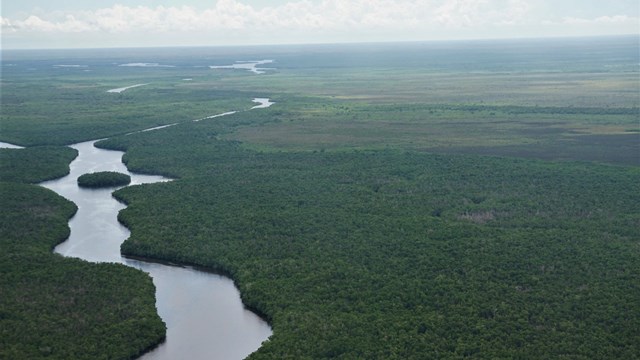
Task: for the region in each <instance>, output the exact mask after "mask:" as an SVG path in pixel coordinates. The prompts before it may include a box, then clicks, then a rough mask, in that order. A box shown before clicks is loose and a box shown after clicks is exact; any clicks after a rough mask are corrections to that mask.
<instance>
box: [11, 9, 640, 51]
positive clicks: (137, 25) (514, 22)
mask: <svg viewBox="0 0 640 360" xmlns="http://www.w3.org/2000/svg"><path fill="white" fill-rule="evenodd" d="M0 10H1V11H0V16H1V24H2V33H1V40H2V42H1V46H2V48H3V49H28V48H104V47H107V48H108V47H149V46H154V47H155V46H218V45H266V44H311V43H350V42H388V41H432V40H471V39H502V38H540V37H572V36H602V35H621V34H638V35H640V3H639V2H638V1H637V0H351V1H346V0H91V1H87V0H64V1H51V0H11V1H2V5H1V8H0Z"/></svg>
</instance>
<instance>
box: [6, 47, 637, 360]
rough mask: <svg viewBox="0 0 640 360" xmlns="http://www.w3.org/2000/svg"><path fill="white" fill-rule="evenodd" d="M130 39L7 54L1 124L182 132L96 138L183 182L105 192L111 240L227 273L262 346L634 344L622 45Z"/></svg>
mask: <svg viewBox="0 0 640 360" xmlns="http://www.w3.org/2000/svg"><path fill="white" fill-rule="evenodd" d="M127 51H128V53H125V51H124V50H123V52H122V53H117V54H106V53H104V52H101V51H99V50H95V53H93V52H79V53H78V54H79V55H78V54H67V53H64V52H60V53H56V52H49V53H43V55H42V56H43V58H42V59H38V58H37V57H36V56H34V54H27V55H29V56H26V55H25V54H13V55H12V56H13V57H14V60H11V61H14V62H16V63H17V64H18V65H19V66H16V68H15V69H13V68H11V69H9V70H10V71H8V74H3V98H2V101H3V111H2V114H1V115H2V118H1V120H2V121H1V122H0V125H1V126H2V128H1V130H2V131H1V132H0V138H1V139H2V140H4V141H9V142H13V143H17V144H64V143H69V142H71V141H80V140H87V139H91V138H98V137H107V136H112V135H116V134H123V133H127V132H130V131H134V130H140V129H144V128H146V127H149V126H154V125H162V124H169V123H175V122H181V123H182V124H179V125H177V126H174V127H170V128H165V129H161V130H157V131H153V132H144V133H136V134H131V135H128V136H117V137H112V138H110V139H108V140H106V141H102V142H99V143H98V145H99V146H101V147H105V148H111V149H118V150H124V151H127V153H126V154H125V156H124V161H125V162H126V163H127V166H128V167H129V168H130V169H131V170H135V171H138V172H143V173H155V174H162V175H167V176H170V177H172V178H175V179H177V180H176V181H173V182H170V183H161V184H155V185H154V186H153V187H152V189H151V187H148V186H136V187H129V188H124V189H121V190H119V191H118V192H116V196H117V197H118V198H119V199H121V200H122V201H125V202H126V203H127V204H128V205H129V206H128V208H127V209H126V210H125V211H123V212H122V213H121V214H120V220H121V221H122V222H123V223H124V224H125V225H126V226H127V227H129V228H130V229H131V230H132V237H131V239H130V240H128V241H127V242H125V244H124V245H123V248H122V250H123V252H124V253H126V254H128V255H132V256H140V257H150V258H153V259H157V260H167V261H171V262H178V263H185V264H195V265H200V266H204V267H206V268H209V269H212V270H217V271H221V272H224V273H227V274H229V275H230V276H232V277H233V278H234V279H235V280H236V282H237V284H238V286H239V288H240V290H241V294H242V297H243V300H244V301H245V303H246V304H247V305H248V306H250V307H252V308H254V309H256V310H257V311H258V312H260V313H262V314H263V315H264V316H265V317H266V318H267V319H269V320H270V322H271V324H272V326H273V330H274V335H273V337H272V338H271V340H270V341H269V342H267V343H266V344H265V345H264V346H263V347H262V348H261V349H260V350H259V351H258V352H256V353H255V354H253V355H252V358H255V359H262V358H272V359H280V358H295V359H302V358H349V359H351V358H385V359H412V358H416V359H417V358H463V357H474V358H568V359H592V358H612V359H626V358H629V359H633V358H640V347H639V345H638V344H640V332H639V331H638V329H639V328H640V300H639V299H640V280H639V279H640V248H638V242H639V241H640V234H639V231H638V228H639V227H640V185H639V182H638V181H637V180H638V178H640V167H639V166H638V165H640V152H639V151H640V148H639V147H640V113H639V109H640V98H638V93H639V92H640V88H639V85H638V82H637V79H638V68H637V64H638V63H639V62H640V59H639V58H638V57H639V56H640V55H639V54H640V53H639V52H638V44H637V39H636V38H635V37H634V38H602V39H590V40H566V39H565V40H557V41H548V42H543V43H540V42H538V41H530V42H516V43H511V42H477V43H436V44H403V45H393V44H389V45H384V46H380V45H360V46H349V48H348V49H347V48H345V47H340V46H332V45H326V46H313V47H304V46H301V47H276V48H266V47H265V48H253V49H181V50H180V51H178V52H175V51H172V50H153V49H152V50H127ZM261 58H273V59H275V60H276V62H275V63H274V64H273V65H274V67H275V68H276V70H272V71H270V72H269V73H267V74H265V75H263V76H254V75H251V74H250V73H248V72H242V71H212V70H211V69H208V68H207V67H206V66H207V65H223V64H229V63H231V62H233V61H235V60H243V59H261ZM25 59H26V60H25ZM70 59H71V60H70ZM150 59H153V61H154V62H160V63H163V64H170V65H175V66H176V67H175V68H150V69H147V68H144V69H136V68H119V67H117V66H114V65H113V63H123V62H134V61H150ZM71 61H74V62H73V63H77V62H82V63H83V64H87V66H89V69H90V70H91V71H90V72H86V73H85V72H82V71H78V70H77V69H56V68H52V66H53V65H54V64H59V63H65V62H66V63H72V62H71ZM28 68H34V69H40V70H33V71H31V70H27V69H28ZM184 78H190V79H192V80H190V81H183V79H184ZM136 83H149V84H150V85H147V86H143V87H139V88H135V89H131V90H127V91H126V92H124V93H121V94H108V93H106V90H108V89H110V88H116V87H121V86H125V85H132V84H136ZM52 88H53V89H56V92H55V93H53V92H51V91H50V89H52ZM31 90H33V92H31ZM7 94H8V95H9V96H7ZM257 96H264V97H270V98H272V99H273V100H275V101H276V105H275V106H274V107H272V108H269V109H261V110H255V111H248V112H240V113H237V114H235V115H233V116H227V117H222V118H215V119H209V120H207V121H201V122H197V123H192V122H188V121H187V120H191V119H196V118H202V117H205V116H207V115H211V114H213V113H219V112H224V111H228V110H233V109H247V108H249V107H250V106H251V105H250V103H249V100H250V99H251V98H253V97H257ZM88 104H91V105H88ZM5 109H6V110H5ZM30 113H31V114H35V115H37V116H29V114H30ZM50 134H53V135H54V136H51V135H50ZM485 155H494V156H485ZM495 155H500V156H495ZM3 166H4V165H3ZM20 171H22V170H20ZM29 181H33V180H29ZM26 228H27V229H28V228H29V226H26ZM70 287H71V288H72V287H73V285H72V284H70ZM31 311H34V309H31ZM14 313H15V311H14V310H9V311H8V312H7V314H9V315H3V316H5V317H9V316H12V315H11V314H14ZM29 316H35V315H33V314H31V315H29ZM7 343H8V344H12V345H13V346H22V345H20V340H19V339H15V338H11V339H10V340H7ZM16 343H18V345H16Z"/></svg>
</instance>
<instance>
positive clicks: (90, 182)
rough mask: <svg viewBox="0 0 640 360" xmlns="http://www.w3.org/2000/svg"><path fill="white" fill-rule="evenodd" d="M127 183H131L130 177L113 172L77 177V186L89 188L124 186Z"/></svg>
mask: <svg viewBox="0 0 640 360" xmlns="http://www.w3.org/2000/svg"><path fill="white" fill-rule="evenodd" d="M129 183H131V176H129V175H127V174H123V173H119V172H115V171H101V172H97V173H90V174H83V175H80V176H79V177H78V186H81V187H89V188H99V187H111V186H124V185H129Z"/></svg>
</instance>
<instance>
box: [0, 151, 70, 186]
mask: <svg viewBox="0 0 640 360" xmlns="http://www.w3.org/2000/svg"><path fill="white" fill-rule="evenodd" d="M77 155H78V152H77V151H76V150H74V149H71V148H68V147H53V146H42V147H31V148H25V149H0V181H10V182H23V183H37V182H40V181H44V180H51V179H57V178H59V177H62V176H64V175H66V174H68V173H69V163H70V162H71V161H72V160H73V159H74V158H75V157H76V156H77Z"/></svg>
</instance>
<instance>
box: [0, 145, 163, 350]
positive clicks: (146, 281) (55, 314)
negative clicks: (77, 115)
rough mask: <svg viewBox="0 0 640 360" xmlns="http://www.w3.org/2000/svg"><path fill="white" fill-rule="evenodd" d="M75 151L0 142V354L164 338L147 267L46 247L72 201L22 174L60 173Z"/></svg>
mask: <svg viewBox="0 0 640 360" xmlns="http://www.w3.org/2000/svg"><path fill="white" fill-rule="evenodd" d="M74 156H75V152H74V150H72V149H68V148H47V149H46V151H43V150H42V149H41V148H34V149H29V148H28V149H20V150H7V149H0V157H1V159H2V161H1V162H0V163H1V164H2V165H1V166H2V168H3V171H2V172H0V174H1V175H0V176H1V179H2V180H3V181H1V182H0V199H1V202H2V206H0V231H1V233H2V236H1V237H0V250H1V251H0V274H2V275H1V276H0V294H2V296H0V358H3V359H44V358H46V359H132V358H135V357H136V356H137V355H139V354H141V353H142V352H143V351H144V350H145V349H147V348H148V347H150V346H153V345H154V344H156V343H158V342H160V341H161V340H162V339H163V338H164V331H165V329H164V324H163V323H162V320H161V319H160V318H159V317H158V315H157V314H156V312H155V300H154V297H153V294H154V291H155V289H154V286H153V283H152V282H151V279H150V278H149V277H148V276H147V275H146V274H144V273H142V272H141V271H137V270H134V269H131V268H128V267H125V266H123V265H116V264H91V263H88V262H85V261H82V260H79V259H72V258H62V257H61V256H59V255H56V254H53V253H52V252H51V251H52V249H53V248H54V247H55V245H57V244H58V243H60V242H62V241H64V240H65V239H66V238H67V236H68V235H69V228H68V226H67V222H68V220H69V218H71V217H72V216H73V214H74V213H75V211H76V208H75V205H74V204H73V203H71V202H69V201H67V200H65V199H64V198H62V197H60V196H58V195H56V194H55V193H54V192H52V191H50V190H47V189H44V188H41V187H39V186H35V185H28V184H25V183H24V182H26V181H29V182H38V181H42V180H44V179H48V178H52V177H55V176H61V175H63V174H64V173H66V172H68V164H69V162H70V161H71V160H72V159H73V157H74ZM43 157H44V158H43ZM44 159H46V161H43V160H44ZM6 180H10V181H6Z"/></svg>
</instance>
